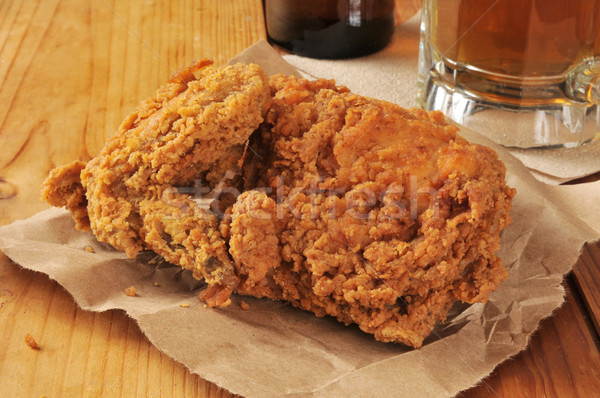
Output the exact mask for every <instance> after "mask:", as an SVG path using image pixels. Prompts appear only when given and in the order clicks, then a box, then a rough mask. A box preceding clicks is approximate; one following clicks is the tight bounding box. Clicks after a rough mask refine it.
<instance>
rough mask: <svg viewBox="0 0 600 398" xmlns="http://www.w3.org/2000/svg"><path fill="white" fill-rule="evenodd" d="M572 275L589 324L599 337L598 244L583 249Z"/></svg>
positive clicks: (599, 264) (599, 245)
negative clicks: (588, 317) (587, 315)
mask: <svg viewBox="0 0 600 398" xmlns="http://www.w3.org/2000/svg"><path fill="white" fill-rule="evenodd" d="M573 275H574V276H575V278H574V280H575V284H576V286H577V287H578V289H579V292H581V296H582V301H583V303H584V305H585V308H586V309H587V311H588V312H589V314H590V318H591V322H592V324H593V325H594V328H595V329H596V333H597V334H599V335H600V243H596V244H587V245H586V246H585V247H584V249H583V251H582V253H581V258H580V261H579V262H578V263H577V264H576V265H575V267H574V268H573Z"/></svg>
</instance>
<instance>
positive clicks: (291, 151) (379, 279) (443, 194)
mask: <svg viewBox="0 0 600 398" xmlns="http://www.w3.org/2000/svg"><path fill="white" fill-rule="evenodd" d="M270 84H271V91H272V94H273V97H274V99H273V103H272V106H271V108H270V110H269V112H268V114H267V118H266V122H265V123H264V124H263V126H262V129H261V130H260V131H258V132H257V133H255V134H256V135H258V136H257V137H256V138H252V139H251V141H250V146H252V145H253V143H254V144H256V143H260V144H261V145H262V146H261V147H260V148H256V149H255V152H256V155H255V156H249V157H247V158H246V161H245V163H244V166H243V177H244V182H245V185H246V188H248V189H251V188H253V187H263V189H262V191H263V192H258V191H248V192H246V193H244V195H242V196H241V197H240V198H239V200H238V202H237V203H236V205H235V206H234V210H233V221H232V222H231V227H230V229H229V234H230V236H229V244H230V249H229V252H230V254H231V255H232V257H233V259H234V264H235V267H236V270H237V274H238V275H239V276H240V279H241V282H240V284H239V285H238V288H237V291H238V292H239V293H241V294H246V295H253V296H257V297H269V298H271V299H278V300H279V299H282V300H286V301H289V302H290V303H292V304H293V305H294V306H297V307H300V308H303V309H306V310H309V311H312V312H314V313H315V314H316V315H318V316H324V315H331V316H334V317H336V318H337V319H338V320H340V321H341V322H344V323H346V324H350V323H356V324H357V325H358V326H359V327H360V328H361V329H362V330H363V331H365V332H368V333H372V334H374V336H375V338H376V339H377V340H381V341H386V342H389V341H393V342H399V343H404V344H406V345H410V346H413V347H420V346H421V345H422V343H423V340H424V339H425V338H426V337H427V336H428V335H429V334H430V333H431V332H432V330H433V328H434V325H435V323H436V322H437V321H443V320H444V319H445V317H446V314H447V312H448V310H449V309H450V307H451V306H452V304H453V303H454V302H456V301H457V300H460V301H463V302H466V303H474V302H484V301H486V300H487V298H488V296H489V294H490V292H492V291H493V290H494V289H496V288H497V286H498V285H499V284H500V283H501V281H502V280H503V279H505V278H506V275H507V274H506V271H505V269H504V268H503V266H502V264H501V261H500V259H498V258H497V257H496V254H495V253H496V251H497V250H498V249H499V242H500V232H501V231H502V229H504V228H505V227H506V226H507V225H508V223H509V222H510V219H509V215H508V213H509V210H510V205H511V200H512V197H513V196H514V193H515V192H514V190H513V189H511V188H509V187H507V185H506V183H505V180H504V174H505V167H504V165H503V164H502V163H501V162H500V161H499V160H498V159H497V156H496V154H495V153H494V152H493V151H492V150H491V149H489V148H486V147H483V146H479V145H475V144H470V143H468V142H467V141H466V140H464V139H463V138H461V137H460V136H458V135H457V129H456V128H455V127H453V126H450V125H448V124H447V123H446V122H445V121H444V119H443V116H442V115H441V114H440V113H429V114H428V113H426V112H424V111H420V110H405V109H403V108H400V107H399V106H396V105H393V104H390V103H387V102H384V101H378V100H375V99H371V98H365V97H361V96H358V95H354V94H352V93H350V92H349V91H348V90H347V89H346V88H344V87H336V86H335V83H334V82H333V81H327V80H318V81H313V82H311V81H307V80H303V79H297V78H294V77H286V76H277V77H274V78H272V79H271V82H270ZM257 163H260V164H257ZM248 209H251V210H252V209H265V210H266V213H265V212H263V213H260V214H262V215H265V214H270V216H271V219H264V218H261V217H258V218H257V217H253V216H252V215H251V212H249V211H248ZM279 258H280V259H281V261H280V262H279V263H278V262H277V261H276V260H279ZM260 276H262V279H257V278H258V277H260Z"/></svg>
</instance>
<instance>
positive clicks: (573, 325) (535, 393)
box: [458, 258, 600, 398]
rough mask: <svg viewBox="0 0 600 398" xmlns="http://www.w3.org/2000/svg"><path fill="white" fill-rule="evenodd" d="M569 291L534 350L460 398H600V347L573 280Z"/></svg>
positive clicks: (546, 323) (534, 340)
mask: <svg viewBox="0 0 600 398" xmlns="http://www.w3.org/2000/svg"><path fill="white" fill-rule="evenodd" d="M599 260H600V258H599ZM565 287H566V289H567V295H566V301H565V303H564V305H563V306H562V307H560V308H559V309H558V310H557V311H556V313H555V314H554V315H553V316H552V317H550V318H547V319H545V320H543V321H542V322H541V324H540V329H539V330H538V331H536V332H535V333H534V334H533V336H532V338H531V341H530V343H529V348H528V349H527V350H525V351H522V352H521V353H520V354H518V355H517V356H516V357H515V358H514V359H510V360H508V361H506V362H504V363H502V364H500V365H499V366H498V367H497V368H496V370H494V372H493V373H492V374H491V375H490V376H488V377H487V378H485V379H484V380H483V381H482V382H481V383H480V384H479V385H478V386H476V387H473V388H471V389H470V390H468V391H465V392H463V393H461V394H459V396H458V398H475V397H477V398H481V397H493V398H498V397H548V398H553V397H556V398H562V397H570V398H587V397H592V396H598V395H597V394H598V392H599V391H600V353H599V351H598V349H599V348H600V341H599V339H598V335H597V334H596V333H595V331H594V329H593V327H591V324H590V320H589V318H587V317H586V316H585V315H584V314H585V308H584V306H583V303H582V301H581V298H580V296H579V294H578V293H577V290H576V288H575V286H574V282H573V278H572V277H568V278H567V280H566V282H565Z"/></svg>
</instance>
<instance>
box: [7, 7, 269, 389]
mask: <svg viewBox="0 0 600 398" xmlns="http://www.w3.org/2000/svg"><path fill="white" fill-rule="evenodd" d="M0 21H2V24H0V55H1V57H2V61H3V62H2V63H0V82H2V84H1V85H0V103H2V105H3V106H2V107H0V108H1V109H0V143H2V152H0V177H4V178H6V179H8V180H9V181H11V182H13V183H14V184H16V185H17V186H18V188H19V193H18V195H17V196H16V197H14V198H12V199H8V200H0V224H5V223H9V222H11V221H14V220H16V219H21V218H26V217H28V216H30V215H32V214H34V213H36V212H38V211H40V210H42V209H44V208H46V207H47V205H45V204H44V203H42V202H40V200H39V187H40V184H41V183H42V181H43V179H44V178H45V177H46V175H47V173H48V171H49V170H50V169H51V168H53V167H54V166H56V165H59V164H64V163H66V162H69V161H71V160H74V159H84V160H85V159H88V158H90V157H91V156H93V155H95V154H96V153H97V152H98V151H99V149H100V148H101V147H102V146H103V145H104V141H105V139H106V137H108V136H109V135H110V134H112V132H113V131H115V129H116V128H117V126H118V124H119V123H120V122H121V120H122V119H123V117H124V116H125V115H126V114H128V113H129V112H130V111H132V110H133V109H134V107H135V106H136V104H137V103H138V101H139V100H141V99H143V98H145V97H147V96H149V95H152V94H153V93H154V91H155V90H156V88H158V86H159V85H160V84H161V83H162V82H163V81H165V80H166V79H167V78H168V76H170V75H171V74H172V73H173V72H174V71H175V70H177V69H179V68H180V67H182V66H184V65H186V64H189V63H190V62H191V61H192V60H194V59H197V58H213V59H214V60H215V62H217V63H225V62H226V61H227V59H229V58H230V57H232V56H234V55H235V54H237V53H238V52H239V51H241V50H242V49H244V48H246V47H248V46H250V45H251V44H253V43H254V42H256V41H257V40H259V39H262V38H265V33H264V22H263V17H262V5H261V1H260V0H201V1H196V2H190V1H186V0H174V1H171V2H138V1H116V0H102V1H93V2H80V1H77V0H63V1H60V2H59V1H56V0H51V1H45V0H44V1H42V0H28V1H8V2H1V3H0ZM27 333H31V334H32V335H33V337H34V338H35V339H36V340H37V341H38V343H39V344H40V346H41V349H40V350H32V349H31V348H29V347H28V346H27V345H26V344H25V342H24V338H25V335H26V334H27ZM0 391H2V395H3V396H42V395H45V396H49V397H52V396H55V397H59V396H73V397H74V396H82V397H98V396H106V397H114V396H123V397H131V396H140V397H142V396H156V397H158V396H169V397H192V396H194V397H196V396H197V397H229V396H231V395H230V394H229V393H228V392H226V391H222V390H221V389H219V388H218V387H217V386H215V385H214V384H212V383H208V382H206V381H205V380H203V379H202V378H200V377H199V376H197V375H192V374H190V372H189V371H188V370H187V369H186V368H185V367H184V366H183V365H181V364H179V363H177V362H175V361H173V360H172V359H171V358H169V357H168V356H166V355H164V354H162V353H160V352H159V351H158V350H157V349H156V348H154V347H153V346H152V345H151V344H150V343H149V341H148V340H147V339H146V338H145V337H144V336H143V334H142V333H141V332H140V330H139V328H138V326H137V324H136V323H135V322H134V321H132V320H130V319H129V318H128V317H127V316H126V315H124V314H123V312H121V311H107V312H103V313H92V312H87V311H83V310H81V309H79V308H77V306H76V305H75V303H74V302H73V300H72V298H71V296H70V295H69V294H68V293H67V292H65V291H64V289H63V288H62V287H60V286H59V285H57V284H56V283H54V282H52V281H50V280H49V279H48V278H47V277H46V276H44V275H41V274H36V273H33V272H30V271H26V270H23V269H21V268H20V267H18V266H16V265H15V264H12V263H11V262H10V261H9V260H8V259H7V258H6V257H5V256H4V255H2V254H1V253H0Z"/></svg>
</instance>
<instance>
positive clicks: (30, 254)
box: [0, 43, 600, 397]
mask: <svg viewBox="0 0 600 398" xmlns="http://www.w3.org/2000/svg"><path fill="white" fill-rule="evenodd" d="M259 47H260V48H259V50H260V52H259V53H260V54H261V55H260V57H258V58H254V59H253V57H252V51H253V50H252V49H251V50H250V52H249V53H246V54H245V55H244V57H246V60H254V61H255V62H258V63H261V61H265V60H266V61H267V62H268V63H269V64H272V62H271V61H268V60H269V59H271V57H272V56H273V52H272V50H270V49H269V48H267V47H265V43H262V44H259ZM273 59H277V57H275V58H273ZM277 62H279V61H277ZM263 63H264V62H263ZM271 72H273V70H271ZM461 131H462V134H463V135H464V136H465V137H466V138H467V139H469V140H472V141H476V142H480V143H484V144H487V145H490V146H493V147H494V148H495V149H496V151H497V152H498V154H499V156H500V157H501V159H502V160H503V161H504V162H505V163H506V164H507V168H508V175H507V179H508V183H509V185H511V186H513V187H515V188H517V192H518V193H517V196H516V197H515V200H514V203H513V209H512V212H511V216H512V219H513V223H512V224H511V225H510V226H509V227H508V228H507V229H506V230H505V231H504V233H503V236H502V248H501V250H500V256H501V258H502V259H503V261H504V264H505V266H506V267H507V268H508V270H509V278H508V280H507V281H506V282H504V283H503V284H502V285H501V286H500V288H499V290H498V291H496V292H495V293H493V294H492V295H491V297H490V300H489V302H488V303H486V304H476V305H472V306H465V305H462V306H460V305H458V306H456V307H455V308H454V309H453V315H452V316H451V319H450V322H448V323H447V324H445V325H440V326H439V327H437V328H436V330H435V331H434V332H433V333H432V335H431V336H430V337H429V338H428V339H427V340H426V342H425V345H424V346H423V347H422V348H421V349H418V350H414V349H410V348H407V347H405V346H402V345H399V344H393V343H387V344H386V343H379V342H376V341H374V339H373V338H372V336H370V335H367V334H364V333H362V332H361V331H360V330H359V329H358V328H357V327H355V326H349V327H346V326H344V325H342V324H340V323H338V322H336V321H335V320H333V319H330V318H316V317H315V316H314V315H312V314H311V313H308V312H304V311H301V310H297V309H294V308H292V307H290V306H289V305H287V304H285V303H281V302H274V301H269V300H259V299H254V298H248V297H243V298H241V297H237V296H236V297H234V298H233V304H232V305H231V306H229V307H227V308H225V309H210V308H206V307H205V306H204V305H203V303H201V302H200V301H199V300H198V298H197V294H198V292H199V290H200V289H201V285H202V284H201V283H200V282H198V281H196V280H194V279H193V278H191V276H190V275H189V273H188V272H187V271H182V270H181V269H180V268H179V267H174V266H171V265H169V264H167V263H163V262H161V261H159V260H158V258H157V257H156V256H155V255H153V254H152V253H143V254H141V255H139V256H138V257H137V258H135V259H129V258H127V257H126V256H125V255H124V254H122V253H120V252H117V251H115V250H114V249H112V248H111V247H109V246H107V245H105V244H102V243H98V242H97V241H96V240H95V238H94V236H93V235H92V234H91V233H83V232H79V231H76V230H75V228H74V223H73V221H72V220H71V217H70V216H69V214H68V213H67V212H66V211H64V210H60V209H49V210H46V211H43V212H41V213H39V214H37V215H35V216H33V217H31V218H29V219H26V220H22V221H18V222H15V223H13V224H11V225H7V226H4V227H1V228H0V249H1V250H2V251H4V253H6V255H7V256H8V257H10V258H11V259H12V260H13V261H15V262H16V263H18V264H20V265H21V266H23V267H25V268H28V269H32V270H35V271H39V272H44V273H46V274H48V275H49V276H50V277H51V278H52V279H54V280H56V281H57V282H58V283H60V284H61V285H63V286H64V287H65V288H66V289H67V290H68V291H69V292H70V293H71V294H72V295H73V297H74V298H75V300H76V301H77V303H78V304H79V305H80V306H81V307H82V308H84V309H88V310H93V311H103V310H107V309H111V308H119V309H123V310H125V311H126V312H127V313H128V314H129V315H130V316H131V317H133V318H134V319H135V320H136V321H137V322H138V324H139V326H140V328H141V330H142V331H143V332H144V333H145V334H146V336H148V338H149V340H150V341H151V342H152V343H153V344H154V345H155V346H156V347H157V348H158V349H160V350H161V351H163V352H165V353H166V354H168V355H170V356H171V357H173V358H174V359H176V360H178V361H180V362H182V363H183V364H185V365H186V366H187V367H188V368H189V369H190V371H192V372H194V373H197V374H199V375H200V376H202V377H203V378H205V379H207V380H209V381H212V382H214V383H216V384H217V385H219V386H221V387H223V388H226V389H227V390H229V391H231V392H233V393H238V394H242V395H244V396H247V397H280V396H314V397H321V396H322V397H325V396H344V397H352V396H357V397H358V396H394V397H415V396H419V397H444V396H453V395H455V394H456V393H457V392H459V391H461V390H463V389H466V388H468V387H470V386H472V385H473V384H475V383H476V382H478V381H479V380H481V379H482V378H483V377H485V376H486V375H487V374H488V373H490V372H491V371H492V370H493V369H494V367H496V365H498V364H499V363H500V362H501V361H503V360H504V359H506V358H508V357H510V356H512V355H514V354H516V353H517V352H519V351H520V350H522V349H523V348H524V347H525V346H526V344H527V341H528V339H529V337H530V336H531V334H532V332H533V331H534V330H535V329H536V328H537V325H538V323H539V321H540V320H541V319H542V318H544V317H547V316H549V315H550V314H551V313H552V311H553V310H554V309H556V308H557V307H558V306H559V305H560V304H561V303H562V301H563V295H564V291H563V288H562V287H561V282H562V280H563V275H564V274H565V273H566V272H568V271H569V270H570V269H571V267H572V265H573V264H574V263H575V261H576V260H577V257H578V255H579V252H580V249H581V247H582V245H583V243H584V242H586V241H592V240H595V239H598V237H600V219H599V218H598V217H597V215H598V214H600V182H596V183H593V184H586V185H580V186H569V187H555V186H550V185H545V184H543V183H541V182H539V181H537V180H536V179H535V178H533V177H532V176H531V174H530V173H529V172H528V171H527V169H526V168H525V167H524V166H523V165H522V164H521V163H520V162H519V161H518V160H516V159H515V158H514V157H513V156H511V155H510V154H509V153H508V152H506V151H504V150H503V149H502V148H498V147H496V146H494V145H493V144H491V143H490V142H489V141H488V140H487V139H485V138H483V137H481V136H479V135H477V134H476V133H474V132H472V131H470V130H467V129H462V130H461ZM87 246H91V247H92V248H93V249H94V253H90V252H89V251H87V250H86V247H87ZM155 282H156V283H157V284H158V285H159V286H155ZM129 286H134V287H135V288H136V291H137V296H135V297H129V296H127V295H125V294H124V292H123V289H125V288H126V287H129ZM242 299H243V300H244V301H246V302H247V303H248V304H249V305H250V309H249V310H242V309H241V308H240V306H239V301H240V300H242ZM181 304H189V308H184V307H182V306H181ZM133 366H135V365H133Z"/></svg>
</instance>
